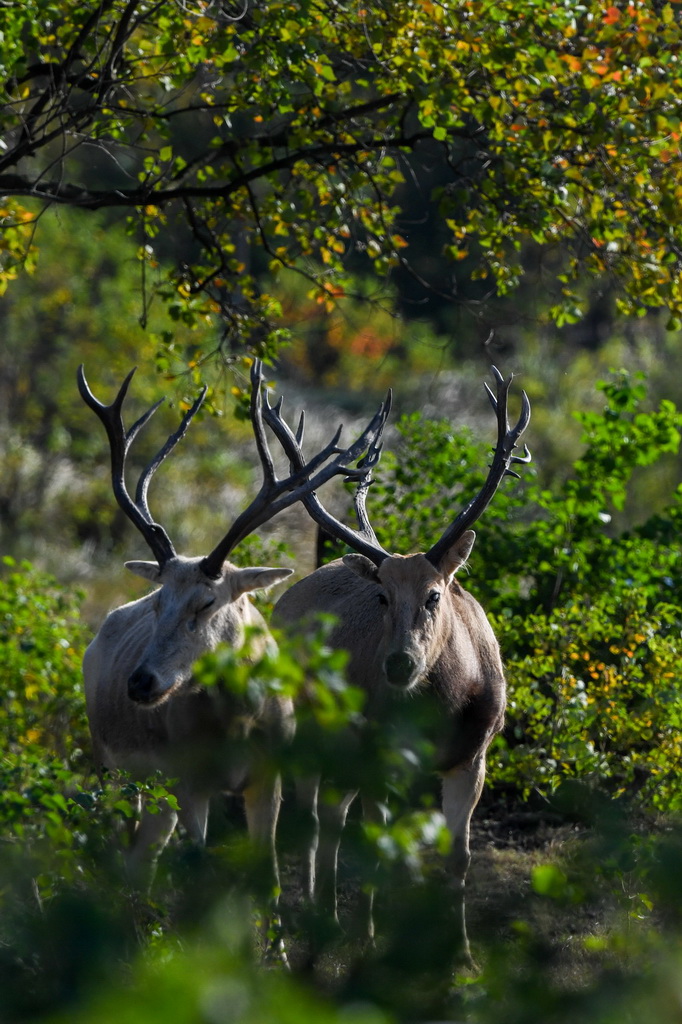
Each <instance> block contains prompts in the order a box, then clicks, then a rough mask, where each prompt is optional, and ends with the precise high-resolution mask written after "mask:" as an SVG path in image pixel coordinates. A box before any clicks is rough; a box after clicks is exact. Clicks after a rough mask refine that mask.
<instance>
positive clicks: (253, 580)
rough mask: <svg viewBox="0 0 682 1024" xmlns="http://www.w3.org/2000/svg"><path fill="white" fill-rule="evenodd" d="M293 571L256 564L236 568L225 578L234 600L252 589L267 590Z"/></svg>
mask: <svg viewBox="0 0 682 1024" xmlns="http://www.w3.org/2000/svg"><path fill="white" fill-rule="evenodd" d="M293 571H294V570H293V569H268V568H267V567H265V566H256V567H252V568H249V569H237V570H236V571H235V572H231V573H230V574H229V575H228V576H227V577H226V578H227V579H228V580H229V583H230V586H231V587H232V599H233V600H236V599H237V598H238V597H240V596H241V595H242V594H248V593H250V592H251V591H252V590H269V589H270V587H274V586H275V584H276V583H281V582H282V580H286V579H288V577H289V576H291V574H292V573H293Z"/></svg>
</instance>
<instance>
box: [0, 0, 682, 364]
mask: <svg viewBox="0 0 682 1024" xmlns="http://www.w3.org/2000/svg"><path fill="white" fill-rule="evenodd" d="M681 32H682V28H681V26H680V18H679V10H678V5H677V4H676V3H675V2H669V3H667V2H666V3H656V4H649V3H643V2H640V0H636V2H635V0H633V2H632V3H628V4H627V5H626V4H624V3H623V4H620V5H611V6H606V5H604V4H601V3H596V2H586V3H583V4H578V5H576V4H574V3H572V2H568V0H566V2H563V3H558V4H557V3H548V2H547V0H532V2H531V3H528V4H525V5H523V6H522V7H520V6H519V5H518V4H515V3H512V2H511V0H498V2H495V3H482V2H480V0H452V2H441V3H439V2H435V0H400V2H397V0H383V2H378V3H373V4H369V5H365V6H362V5H361V6H360V7H357V6H356V5H351V4H347V3H343V2H333V3H329V4H324V5H320V4H316V3H311V2H308V0H288V2H284V0H278V2H272V3H261V2H258V0H251V2H249V0H246V2H245V3H244V4H231V3H224V4H223V3H217V2H206V0H199V2H197V4H195V5H190V4H185V3H181V2H171V3H164V4H154V3H149V2H147V0H100V2H93V0H90V2H87V3H83V2H79V3H75V2H73V0H68V2H67V3H60V4H56V3H54V2H52V0H22V2H21V3H9V4H6V5H5V7H4V16H3V33H2V37H1V39H0V68H1V69H2V81H3V87H4V91H5V102H4V105H3V108H2V113H1V114H0V119H1V120H0V124H1V126H2V127H1V130H2V136H1V139H2V148H1V151H0V195H2V196H4V197H5V198H4V200H3V203H2V208H1V209H0V217H1V220H0V223H1V225H2V236H3V238H2V255H1V261H0V268H1V280H2V283H3V285H4V286H6V285H7V282H8V281H9V280H11V279H12V278H13V277H14V276H15V275H16V273H17V269H18V267H19V266H20V265H24V266H25V267H26V268H27V269H31V268H32V267H33V266H34V263H35V258H36V250H35V247H34V236H35V229H36V226H37V224H38V221H39V218H40V211H41V210H43V209H44V208H45V207H46V206H49V205H52V204H66V205H70V206H75V207H79V208H81V209H85V210H97V209H100V210H101V209H109V210H114V211H116V210H118V211H124V212H125V213H126V214H127V215H128V216H129V218H130V225H131V230H134V232H135V233H136V236H137V239H138V243H139V258H140V260H141V261H142V263H143V266H144V267H146V268H147V271H148V278H147V281H146V283H145V287H150V284H151V282H152V275H153V271H154V268H155V267H156V266H157V263H158V260H159V254H160V253H162V252H163V249H164V246H165V245H166V244H167V240H168V238H169V237H171V236H173V237H174V238H175V239H176V241H177V240H178V239H179V240H181V244H182V247H183V248H184V252H185V255H183V257H182V262H178V265H176V266H175V267H174V269H173V272H172V273H171V274H170V276H169V277H168V278H167V279H165V280H160V281H158V282H157V284H156V286H157V287H158V288H159V290H160V291H161V292H162V293H163V294H164V296H165V298H166V300H167V301H168V303H169V308H170V310H171V312H172V313H173V315H174V316H175V317H176V318H178V319H188V320H192V319H193V318H196V317H211V316H215V317H217V318H218V320H219V321H220V323H221V325H222V331H223V338H224V343H225V345H226V346H227V347H228V349H229V347H230V346H231V345H237V344H243V343H247V344H250V345H251V346H255V347H258V348H260V350H261V351H262V350H267V349H268V348H269V349H270V350H272V348H273V347H276V346H277V344H278V342H279V341H280V340H281V336H280V335H279V334H278V333H277V331H276V330H275V331H273V329H272V324H273V323H276V319H277V315H278V306H277V303H276V302H275V301H274V300H273V298H272V296H271V295H269V294H267V293H266V292H265V291H264V290H263V283H262V282H263V277H262V275H263V272H264V271H265V270H266V269H269V270H270V271H272V272H277V271H279V270H284V269H289V270H295V271H296V272H298V273H299V274H302V275H303V276H304V277H305V278H307V279H308V281H309V282H310V289H311V294H312V295H313V296H314V297H315V299H316V300H317V301H319V302H320V303H321V304H323V305H326V306H328V307H329V308H332V307H333V306H334V304H335V303H337V302H338V301H339V300H340V299H341V298H342V297H343V296H344V295H345V294H347V293H349V292H350V291H351V290H352V289H353V278H352V272H353V271H355V270H357V269H358V268H361V269H369V270H371V272H372V273H373V274H374V275H375V276H376V278H377V279H378V280H379V282H380V284H379V287H381V282H382V281H386V279H387V277H388V276H389V275H390V274H391V272H392V271H393V269H394V268H395V267H397V266H402V267H407V268H408V269H409V244H408V243H409V235H410V203H409V190H408V189H407V185H408V184H409V183H411V182H412V181H413V180H414V179H415V178H416V180H417V181H419V180H420V176H421V173H422V171H423V170H424V168H427V167H433V166H434V165H438V167H439V168H441V173H440V184H439V186H438V189H437V192H436V193H435V194H434V195H433V196H432V201H433V202H434V203H436V204H437V205H438V217H439V222H440V223H442V224H443V225H445V226H446V228H447V232H446V235H445V236H444V257H445V258H446V259H448V260H450V261H451V265H452V269H451V284H450V286H449V287H447V288H446V291H448V292H449V294H450V296H451V297H454V296H455V295H456V294H457V287H458V285H460V286H461V284H462V283H463V281H465V280H466V279H468V278H478V279H480V280H481V281H482V282H483V289H484V291H486V290H487V291H488V292H489V293H491V294H492V293H494V292H497V293H504V292H505V291H508V290H510V289H512V288H513V287H514V286H515V284H516V283H517V282H518V280H519V277H520V274H521V272H522V254H523V251H524V248H525V247H526V245H527V244H528V243H529V242H532V243H535V244H536V245H539V246H542V247H553V248H556V247H557V246H559V247H561V249H562V251H564V250H568V252H569V256H568V259H567V260H566V261H565V266H564V267H563V268H562V275H561V282H560V294H559V296H558V300H557V301H556V303H555V304H554V306H553V308H552V311H551V312H552V315H553V316H554V317H555V319H556V320H557V322H559V323H562V322H566V321H571V320H574V319H575V318H577V317H579V316H580V313H581V309H580V301H579V298H578V291H577V289H576V283H577V281H578V279H579V277H580V275H581V274H582V273H583V272H584V270H587V272H588V273H589V274H592V275H596V276H597V277H605V278H608V280H609V281H611V282H615V283H617V284H618V286H619V289H620V303H621V306H622V309H623V310H625V311H627V312H630V313H637V314H642V313H644V312H645V311H646V309H647V308H650V307H653V306H665V307H667V308H668V309H669V310H670V312H671V315H672V317H673V319H677V318H679V317H680V314H681V312H682V285H681V284H680V281H681V280H682V277H681V275H680V269H681V265H682V252H681V249H680V225H679V216H678V209H679V206H680V191H681V189H682V184H681V182H680V173H679V167H680V161H679V138H680V112H679V102H678V99H677V96H678V94H679V92H680V84H681V83H680V73H681V72H680V67H679V46H680V38H681ZM427 283H428V282H427ZM483 293H484V292H479V293H478V295H477V297H478V298H480V297H481V295H482V294H483Z"/></svg>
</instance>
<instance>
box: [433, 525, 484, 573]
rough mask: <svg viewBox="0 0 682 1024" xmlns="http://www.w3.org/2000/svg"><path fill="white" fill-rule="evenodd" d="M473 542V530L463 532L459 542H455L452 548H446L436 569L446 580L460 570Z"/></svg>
mask: <svg viewBox="0 0 682 1024" xmlns="http://www.w3.org/2000/svg"><path fill="white" fill-rule="evenodd" d="M475 540H476V534H475V532H474V531H473V530H465V531H464V533H463V534H462V536H461V537H460V538H459V540H456V541H455V543H454V544H453V545H452V547H450V548H448V550H447V551H446V552H445V554H444V555H443V559H442V561H441V564H440V565H439V566H438V568H439V570H440V572H442V573H443V576H445V577H446V579H447V578H449V577H450V576H454V574H455V573H456V572H457V570H458V569H461V568H462V566H463V565H464V563H465V562H466V560H467V558H468V557H469V555H470V554H471V549H472V548H473V546H474V541H475Z"/></svg>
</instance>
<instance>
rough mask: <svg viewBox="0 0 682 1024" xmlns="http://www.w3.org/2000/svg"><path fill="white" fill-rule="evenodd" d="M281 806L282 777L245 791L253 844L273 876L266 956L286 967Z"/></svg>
mask: <svg viewBox="0 0 682 1024" xmlns="http://www.w3.org/2000/svg"><path fill="white" fill-rule="evenodd" d="M281 803H282V780H281V778H280V776H279V775H270V776H268V777H266V778H265V779H263V780H259V781H258V782H252V783H251V784H250V785H249V786H247V788H246V789H245V790H244V809H245V811H246V824H247V827H248V830H249V836H250V838H251V842H252V843H253V844H254V846H255V847H256V849H257V851H259V852H261V853H266V854H267V857H268V875H269V877H268V884H267V890H268V896H267V898H266V903H267V904H268V910H267V912H266V915H265V918H264V919H263V921H262V934H263V941H264V944H265V955H266V957H267V958H269V959H275V960H278V961H280V962H281V963H283V964H286V963H287V956H286V952H285V949H284V942H283V938H282V923H281V921H280V918H279V913H278V910H277V905H278V902H279V892H280V882H279V867H278V864H277V848H276V845H275V835H276V832H277V819H278V818H279V809H280V805H281Z"/></svg>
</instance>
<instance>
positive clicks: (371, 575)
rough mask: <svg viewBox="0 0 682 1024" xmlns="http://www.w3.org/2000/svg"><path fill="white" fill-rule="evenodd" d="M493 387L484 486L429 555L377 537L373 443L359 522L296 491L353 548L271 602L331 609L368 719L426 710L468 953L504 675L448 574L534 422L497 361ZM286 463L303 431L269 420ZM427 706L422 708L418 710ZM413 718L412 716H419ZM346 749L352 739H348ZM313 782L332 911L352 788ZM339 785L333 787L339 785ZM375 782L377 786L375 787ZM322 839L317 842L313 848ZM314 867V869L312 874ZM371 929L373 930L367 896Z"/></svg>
mask: <svg viewBox="0 0 682 1024" xmlns="http://www.w3.org/2000/svg"><path fill="white" fill-rule="evenodd" d="M493 373H494V376H495V381H496V385H497V394H496V395H494V394H493V392H492V391H491V389H490V388H489V387H488V386H487V385H486V390H487V392H488V396H489V398H490V401H491V404H492V406H493V409H494V410H495V414H496V418H497V426H498V437H497V444H496V446H495V449H494V454H493V460H492V463H491V466H490V471H489V473H488V477H487V479H486V481H485V483H484V484H483V487H482V488H481V490H480V491H479V493H478V494H477V495H476V496H475V497H474V498H473V499H472V500H471V501H470V502H469V504H468V505H467V506H466V507H465V508H464V509H463V511H462V512H460V514H459V515H458V516H457V517H456V518H455V519H454V520H453V522H452V523H451V524H450V525H449V526H448V527H447V528H446V530H445V531H444V533H443V534H442V535H441V537H440V538H439V539H438V540H437V541H436V543H435V544H434V545H433V546H432V547H431V548H430V549H429V550H428V551H427V552H425V553H424V554H416V555H408V556H402V555H399V554H390V553H389V552H388V551H387V550H385V548H383V547H382V546H381V545H380V544H379V542H378V541H377V538H376V535H375V533H374V530H373V529H372V526H371V524H370V521H369V518H368V516H367V511H366V508H365V502H366V498H367V493H368V489H369V486H370V483H371V469H372V468H373V466H374V465H376V463H377V462H378V459H379V455H380V449H379V448H377V447H376V446H374V447H373V448H371V449H370V450H369V451H368V455H367V457H366V459H365V465H366V466H367V467H368V471H367V472H366V473H365V475H364V476H363V477H362V479H361V480H360V481H359V484H358V487H357V490H356V493H355V498H354V503H355V513H356V517H357V521H358V526H359V529H358V530H354V529H352V528H350V527H348V526H347V525H346V524H344V523H342V522H341V521H339V520H338V519H336V518H335V517H334V516H333V515H331V514H330V513H329V512H328V511H327V509H325V507H324V506H323V505H322V503H321V501H320V499H319V498H318V496H317V495H316V493H315V492H314V490H313V491H311V492H310V493H309V494H307V495H305V496H304V497H303V498H302V499H301V500H302V501H303V504H304V505H305V507H306V509H307V511H308V513H309V514H310V516H311V518H312V519H313V520H314V521H315V522H316V523H317V524H318V527H321V528H322V529H323V530H324V531H325V532H326V533H328V534H330V535H331V536H332V537H334V538H336V540H338V541H340V542H341V543H344V544H347V545H348V546H349V547H350V548H351V549H352V551H353V553H352V554H349V555H346V556H345V557H344V558H343V559H340V560H337V561H335V562H331V563H330V564H329V565H326V566H323V567H321V568H319V569H317V570H316V571H315V572H313V573H312V574H311V575H310V576H308V577H306V578H305V579H303V580H301V581H300V582H299V583H296V584H295V585H294V586H293V587H292V588H291V589H290V590H289V591H287V592H286V593H285V594H284V595H283V596H282V597H281V598H280V600H279V601H278V603H277V605H276V606H275V612H274V616H273V622H274V623H275V624H277V625H280V626H283V627H285V628H286V629H289V630H297V629H301V628H305V623H306V621H307V620H308V619H309V617H310V615H311V614H315V613H320V612H326V613H330V614H332V615H334V616H336V617H337V619H338V624H337V625H336V627H335V628H334V630H333V632H332V635H331V643H332V644H333V645H334V646H335V647H338V648H343V649H345V650H346V651H348V652H349V655H350V661H349V666H348V678H349V681H350V682H351V683H352V684H354V685H355V686H358V687H361V688H362V689H363V690H364V691H365V694H366V702H365V716H366V718H367V720H368V721H369V722H370V723H372V722H374V723H379V726H380V727H381V724H382V723H383V722H386V724H387V727H388V728H390V727H391V718H392V705H395V702H396V701H401V700H402V702H403V703H404V705H405V706H406V707H407V712H406V714H407V716H409V712H410V710H412V709H413V708H414V710H415V711H418V712H419V714H418V717H419V721H420V723H421V721H422V717H423V718H424V720H425V722H426V726H427V731H428V732H429V733H430V736H429V737H427V738H430V739H432V741H433V744H434V750H435V754H434V763H433V766H432V767H433V769H434V770H436V771H438V772H439V773H440V774H441V777H442V786H443V798H442V805H443V813H444V816H445V819H446V823H447V826H448V829H449V831H450V834H451V837H452V845H451V854H450V862H451V871H452V881H453V884H454V889H455V892H456V900H455V906H456V910H457V914H456V918H457V922H458V928H459V932H460V945H461V949H462V952H463V954H464V956H465V957H468V955H469V953H468V940H467V935H466V926H465V916H464V881H465V877H466V873H467V869H468V866H469V860H470V852H469V828H470V821H471V815H472V813H473V810H474V808H475V807H476V804H477V803H478V800H479V798H480V795H481V790H482V787H483V780H484V776H485V756H486V751H487V749H488V746H489V744H490V741H491V740H492V738H493V736H494V735H495V733H496V732H498V731H499V730H500V729H501V728H502V724H503V720H504V710H505V703H506V684H505V678H504V671H503V668H502V662H501V658H500V652H499V648H498V644H497V641H496V639H495V636H494V634H493V631H492V629H491V627H490V624H489V623H488V620H487V618H486V615H485V613H484V611H483V609H482V608H481V606H480V605H479V604H478V602H477V601H476V600H475V599H474V598H473V597H472V596H471V595H470V594H467V592H466V591H465V590H464V588H463V587H461V586H460V584H459V583H458V582H457V580H456V579H455V574H456V572H457V571H458V569H460V568H461V567H462V566H463V565H464V564H465V562H466V560H467V558H468V556H469V554H470V552H471V549H472V547H473V543H474V540H475V536H476V535H475V534H474V532H473V530H471V529H469V527H470V526H471V525H472V524H473V523H474V522H475V521H476V520H477V519H478V517H479V516H480V515H481V513H482V512H483V511H484V510H485V508H486V507H487V505H488V504H489V503H490V501H491V499H492V497H493V495H494V494H495V491H496V489H497V487H498V485H499V483H500V481H501V480H502V478H503V477H504V476H505V475H506V474H512V475H516V474H513V471H512V470H511V468H510V466H511V464H513V463H518V462H527V461H529V459H530V454H529V452H528V451H527V449H525V450H524V455H522V456H519V455H514V454H513V453H514V449H515V448H517V446H518V441H519V438H520V436H521V434H522V433H523V431H524V430H525V429H526V427H527V425H528V422H529V420H530V403H529V402H528V398H527V396H526V395H525V393H524V395H523V399H522V410H521V415H520V417H519V420H518V422H517V424H516V425H515V426H514V427H513V428H510V426H509V422H508V418H507V395H508V391H509V386H510V384H511V380H512V378H511V377H509V378H508V380H506V381H505V380H504V379H503V377H502V375H501V374H500V373H499V371H498V370H497V369H496V368H495V367H493ZM267 422H269V423H270V425H271V426H272V429H273V430H274V431H275V433H276V434H277V437H278V440H279V441H280V443H281V444H282V446H283V448H284V450H285V452H286V453H287V455H288V457H289V460H290V464H291V466H292V467H301V466H302V465H303V464H304V459H303V454H302V451H301V444H300V442H301V434H300V432H299V435H298V436H296V437H294V435H293V434H292V433H291V431H290V430H288V429H287V428H286V425H283V424H281V423H280V422H278V421H276V420H275V419H274V418H273V417H269V418H268V420H267ZM425 705H426V707H427V711H428V714H427V715H425V716H422V714H421V712H422V710H423V708H424V706H425ZM415 717H417V716H415ZM349 750H350V748H349ZM370 782H371V783H372V784H371V785H367V786H366V788H367V789H368V790H369V792H367V793H363V794H362V796H363V811H364V814H365V817H366V818H370V819H374V820H377V819H378V818H380V817H381V816H382V810H381V805H380V803H379V802H378V801H377V798H376V787H375V785H374V783H373V780H370ZM319 785H320V780H319V779H317V780H309V781H307V782H306V783H304V784H303V785H302V786H301V787H300V788H301V794H302V797H303V799H304V800H305V801H306V802H307V805H308V808H309V811H310V819H311V822H312V825H311V840H310V845H309V848H308V853H307V857H306V866H305V873H306V879H305V884H306V888H307V891H308V895H309V896H310V897H311V898H313V897H314V896H315V895H316V887H317V889H318V890H319V892H320V895H321V896H322V899H323V901H324V902H325V903H326V905H327V908H328V909H329V910H330V911H331V912H332V913H333V915H334V916H336V865H337V856H338V847H339V842H340V838H341V831H342V829H343V825H344V823H345V818H346V815H347V812H348V809H349V807H350V805H351V803H352V800H353V799H354V797H355V795H356V794H355V793H354V792H349V793H347V794H346V796H345V797H343V798H342V799H341V800H339V801H336V803H335V804H333V805H330V804H329V803H328V802H326V801H324V800H322V801H321V800H318V796H319ZM336 788H338V787H336ZM371 790H374V792H372V791H371ZM318 845H319V850H318ZM318 875H319V878H318ZM367 925H368V930H369V934H370V936H371V935H372V933H373V924H372V919H371V897H370V901H369V906H368V921H367Z"/></svg>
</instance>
